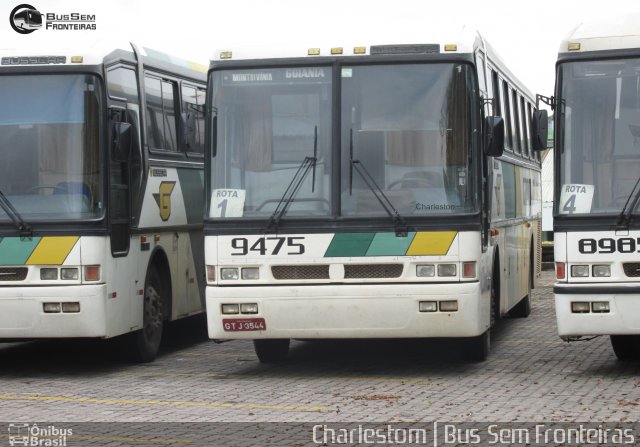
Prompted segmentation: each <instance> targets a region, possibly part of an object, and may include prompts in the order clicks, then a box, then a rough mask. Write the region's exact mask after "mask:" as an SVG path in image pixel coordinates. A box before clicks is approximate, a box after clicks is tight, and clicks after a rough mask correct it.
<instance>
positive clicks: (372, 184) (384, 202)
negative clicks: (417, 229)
mask: <svg viewBox="0 0 640 447" xmlns="http://www.w3.org/2000/svg"><path fill="white" fill-rule="evenodd" d="M354 169H355V170H356V172H357V173H358V174H360V177H362V180H364V183H365V184H366V185H367V187H368V188H369V190H370V191H371V192H372V193H373V195H374V196H375V198H376V199H377V200H378V202H380V205H381V206H382V208H384V210H385V211H386V212H387V214H388V215H389V217H391V219H392V220H393V224H394V227H395V231H396V236H398V237H406V236H407V234H408V229H407V222H406V221H405V220H404V217H402V216H401V215H400V213H399V212H398V210H397V209H396V208H395V207H394V206H393V204H392V203H391V200H389V197H387V195H386V194H385V193H384V191H382V189H381V188H380V186H378V184H377V183H376V181H375V180H374V179H373V177H372V176H371V174H369V171H367V168H365V167H364V165H363V164H362V162H361V161H360V160H356V159H354V158H353V129H350V134H349V195H351V194H353V170H354Z"/></svg>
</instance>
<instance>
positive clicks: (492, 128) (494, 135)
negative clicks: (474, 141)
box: [484, 116, 504, 157]
mask: <svg viewBox="0 0 640 447" xmlns="http://www.w3.org/2000/svg"><path fill="white" fill-rule="evenodd" d="M503 151H504V120H503V119H502V117H501V116H488V117H486V118H485V119H484V154H485V155H486V156H488V157H499V156H501V155H502V152H503Z"/></svg>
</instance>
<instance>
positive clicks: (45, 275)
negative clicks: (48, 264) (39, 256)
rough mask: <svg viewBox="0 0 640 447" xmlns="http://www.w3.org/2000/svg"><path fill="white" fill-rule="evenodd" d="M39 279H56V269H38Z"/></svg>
mask: <svg viewBox="0 0 640 447" xmlns="http://www.w3.org/2000/svg"><path fill="white" fill-rule="evenodd" d="M40 279H41V280H43V281H53V280H55V279H58V269H52V268H42V269H40Z"/></svg>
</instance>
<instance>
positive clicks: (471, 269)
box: [462, 261, 476, 278]
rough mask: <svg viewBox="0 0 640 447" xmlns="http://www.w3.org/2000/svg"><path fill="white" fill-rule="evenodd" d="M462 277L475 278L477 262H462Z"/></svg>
mask: <svg viewBox="0 0 640 447" xmlns="http://www.w3.org/2000/svg"><path fill="white" fill-rule="evenodd" d="M462 277H463V278H475V277H476V263H475V261H474V262H463V263H462Z"/></svg>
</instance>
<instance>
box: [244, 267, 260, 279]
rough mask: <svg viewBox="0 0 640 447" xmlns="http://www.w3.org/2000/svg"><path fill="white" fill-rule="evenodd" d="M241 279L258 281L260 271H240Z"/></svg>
mask: <svg viewBox="0 0 640 447" xmlns="http://www.w3.org/2000/svg"><path fill="white" fill-rule="evenodd" d="M242 279H249V280H256V279H260V269H259V268H258V267H247V268H243V269H242Z"/></svg>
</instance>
